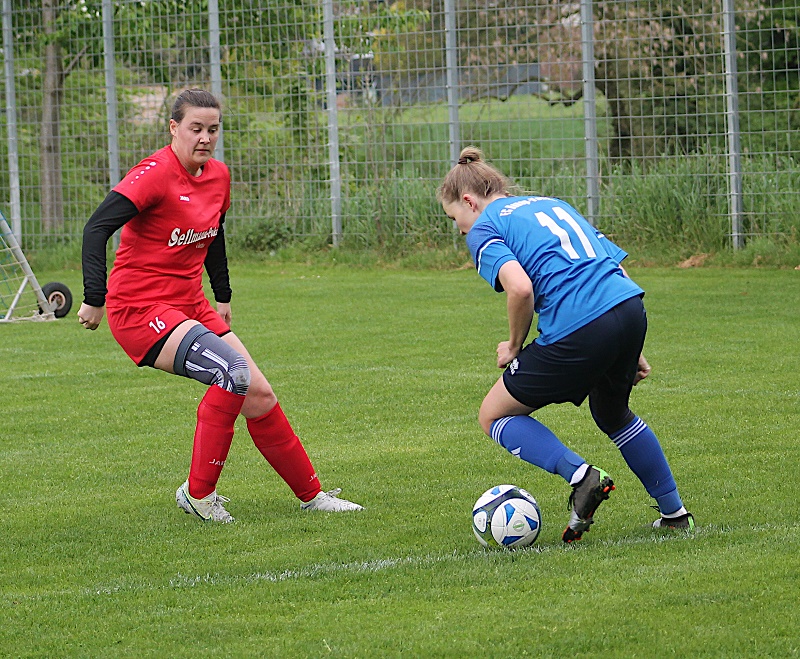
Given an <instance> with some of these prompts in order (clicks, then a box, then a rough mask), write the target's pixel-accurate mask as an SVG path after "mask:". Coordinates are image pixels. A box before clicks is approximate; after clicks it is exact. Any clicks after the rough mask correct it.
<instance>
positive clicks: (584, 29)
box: [581, 0, 600, 226]
mask: <svg viewBox="0 0 800 659" xmlns="http://www.w3.org/2000/svg"><path fill="white" fill-rule="evenodd" d="M581 57H582V60H583V135H584V137H583V139H584V143H585V146H586V219H587V220H589V223H590V224H591V225H592V226H594V224H595V221H596V218H597V215H598V213H599V210H600V183H599V179H600V166H599V156H598V149H597V104H596V102H595V99H596V91H595V82H594V18H593V16H592V0H581Z"/></svg>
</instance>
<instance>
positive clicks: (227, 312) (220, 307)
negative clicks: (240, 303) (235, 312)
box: [217, 302, 231, 327]
mask: <svg viewBox="0 0 800 659" xmlns="http://www.w3.org/2000/svg"><path fill="white" fill-rule="evenodd" d="M217 313H218V314H219V315H220V318H222V320H224V321H225V324H226V325H227V326H228V327H230V326H231V303H230V302H217Z"/></svg>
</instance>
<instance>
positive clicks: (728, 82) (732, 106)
mask: <svg viewBox="0 0 800 659" xmlns="http://www.w3.org/2000/svg"><path fill="white" fill-rule="evenodd" d="M722 26H723V28H722V29H723V42H724V44H725V46H724V47H725V103H726V105H725V108H726V111H725V129H726V132H727V137H728V194H729V198H730V211H731V240H732V244H733V249H740V248H741V247H743V244H742V243H743V237H742V147H741V141H740V133H739V86H738V82H737V79H736V76H737V70H736V14H735V13H734V9H733V0H722Z"/></svg>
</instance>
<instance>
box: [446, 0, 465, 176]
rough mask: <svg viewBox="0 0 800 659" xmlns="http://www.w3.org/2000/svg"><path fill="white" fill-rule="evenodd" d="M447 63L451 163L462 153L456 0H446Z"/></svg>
mask: <svg viewBox="0 0 800 659" xmlns="http://www.w3.org/2000/svg"><path fill="white" fill-rule="evenodd" d="M444 39H445V63H446V66H447V112H448V127H449V136H450V165H454V164H455V163H456V161H457V160H458V156H459V154H460V153H461V136H460V134H459V133H460V130H459V128H460V127H459V119H458V103H459V100H458V34H457V27H456V8H455V2H454V0H444Z"/></svg>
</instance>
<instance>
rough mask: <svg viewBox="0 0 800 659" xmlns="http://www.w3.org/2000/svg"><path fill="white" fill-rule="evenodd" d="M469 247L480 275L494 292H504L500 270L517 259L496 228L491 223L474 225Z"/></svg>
mask: <svg viewBox="0 0 800 659" xmlns="http://www.w3.org/2000/svg"><path fill="white" fill-rule="evenodd" d="M467 246H468V247H469V249H470V252H471V253H472V260H473V261H474V262H475V267H476V268H477V270H478V274H479V275H480V276H481V277H483V278H484V279H485V280H486V281H487V282H489V284H490V285H491V287H492V288H494V290H496V291H497V292H498V293H500V292H502V291H503V285H502V284H501V283H500V280H499V279H498V275H499V274H500V268H501V267H502V266H503V264H505V263H507V262H508V261H516V260H517V257H516V256H514V254H513V252H512V251H511V250H510V249H509V248H508V245H506V243H505V241H504V240H503V238H502V237H501V236H500V234H499V233H498V232H497V230H496V229H495V228H494V226H493V225H492V224H491V223H490V222H481V223H480V224H477V225H474V226H473V227H472V229H471V230H470V232H469V233H468V234H467Z"/></svg>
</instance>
